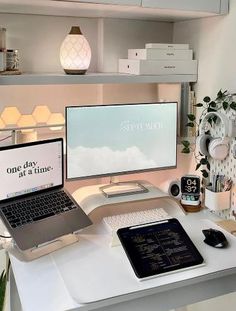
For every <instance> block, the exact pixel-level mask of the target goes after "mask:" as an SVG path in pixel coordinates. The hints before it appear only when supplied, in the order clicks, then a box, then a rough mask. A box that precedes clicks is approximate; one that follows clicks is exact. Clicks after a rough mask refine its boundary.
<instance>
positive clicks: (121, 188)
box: [99, 177, 149, 198]
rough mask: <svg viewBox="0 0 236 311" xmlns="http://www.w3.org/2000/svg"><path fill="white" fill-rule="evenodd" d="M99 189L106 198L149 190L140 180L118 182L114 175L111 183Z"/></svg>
mask: <svg viewBox="0 0 236 311" xmlns="http://www.w3.org/2000/svg"><path fill="white" fill-rule="evenodd" d="M99 189H100V190H101V192H102V194H103V195H104V196H105V197H106V198H113V197H119V196H124V195H132V194H138V193H146V192H148V191H149V190H148V189H147V188H146V187H145V186H144V185H142V184H141V183H140V182H138V181H123V182H116V181H115V180H114V179H113V178H112V177H111V178H110V184H108V185H104V186H101V187H100V188H99Z"/></svg>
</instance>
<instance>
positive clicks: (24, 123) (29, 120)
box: [17, 114, 36, 132]
mask: <svg viewBox="0 0 236 311" xmlns="http://www.w3.org/2000/svg"><path fill="white" fill-rule="evenodd" d="M17 125H18V126H19V127H31V126H32V128H34V127H35V125H36V121H35V119H34V118H33V116H32V115H31V114H23V115H21V117H20V119H19V121H18V122H17ZM31 131H33V129H25V130H22V132H31Z"/></svg>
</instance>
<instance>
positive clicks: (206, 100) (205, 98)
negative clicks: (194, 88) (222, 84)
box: [203, 96, 211, 103]
mask: <svg viewBox="0 0 236 311" xmlns="http://www.w3.org/2000/svg"><path fill="white" fill-rule="evenodd" d="M203 101H204V102H205V103H209V102H210V101H211V98H210V97H209V96H205V97H204V98H203Z"/></svg>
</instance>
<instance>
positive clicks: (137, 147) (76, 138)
mask: <svg viewBox="0 0 236 311" xmlns="http://www.w3.org/2000/svg"><path fill="white" fill-rule="evenodd" d="M66 138H67V157H66V158H67V161H66V176H67V179H74V178H76V179H82V178H92V177H93V178H94V177H103V176H113V175H122V174H131V173H138V172H147V171H154V170H160V169H169V168H175V167H176V146H177V103H176V102H168V103H137V104H136V103H134V104H109V105H95V106H70V107H66Z"/></svg>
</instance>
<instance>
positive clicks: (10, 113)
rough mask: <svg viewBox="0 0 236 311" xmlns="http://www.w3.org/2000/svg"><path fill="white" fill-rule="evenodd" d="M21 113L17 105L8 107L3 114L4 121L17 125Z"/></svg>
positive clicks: (7, 123)
mask: <svg viewBox="0 0 236 311" xmlns="http://www.w3.org/2000/svg"><path fill="white" fill-rule="evenodd" d="M20 116H21V114H20V112H19V110H18V109H17V108H16V107H6V108H4V109H3V112H2V114H1V119H2V121H3V122H4V123H5V124H6V125H7V126H8V125H15V124H17V121H18V120H19V118H20Z"/></svg>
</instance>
